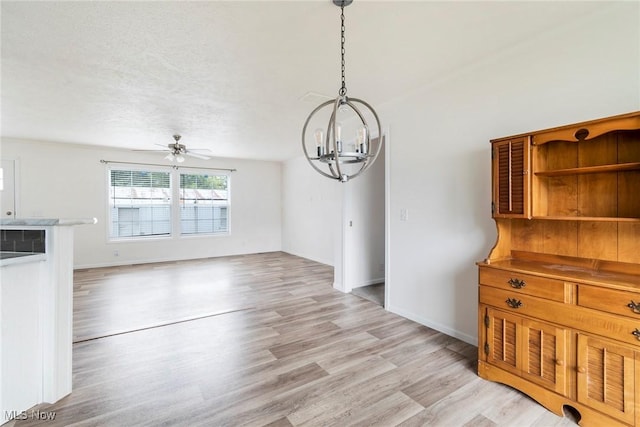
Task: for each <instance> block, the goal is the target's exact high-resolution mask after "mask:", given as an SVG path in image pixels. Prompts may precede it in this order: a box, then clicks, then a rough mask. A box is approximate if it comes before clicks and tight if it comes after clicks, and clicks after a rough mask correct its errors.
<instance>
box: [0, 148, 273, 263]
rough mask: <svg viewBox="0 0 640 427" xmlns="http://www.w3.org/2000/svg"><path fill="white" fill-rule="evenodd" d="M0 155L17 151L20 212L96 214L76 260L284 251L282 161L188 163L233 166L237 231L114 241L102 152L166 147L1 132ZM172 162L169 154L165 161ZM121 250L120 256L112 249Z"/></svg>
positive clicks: (154, 157) (144, 156)
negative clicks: (93, 143)
mask: <svg viewBox="0 0 640 427" xmlns="http://www.w3.org/2000/svg"><path fill="white" fill-rule="evenodd" d="M1 150H2V151H1V152H0V156H1V157H2V159H17V160H18V164H19V167H18V169H17V171H16V173H17V175H18V177H17V178H18V179H17V181H18V183H17V186H18V188H19V189H18V193H19V201H18V203H19V204H18V207H17V209H18V217H49V218H58V217H60V218H80V217H96V218H98V224H97V225H92V226H78V227H76V230H75V251H74V266H75V267H76V268H82V267H89V266H107V265H120V264H132V263H144V262H154V261H164V260H174V259H192V258H206V257H215V256H224V255H235V254H245V253H257V252H270V251H279V250H280V249H281V232H282V230H281V179H282V177H281V169H282V168H281V163H279V162H264V161H250V160H237V159H212V160H208V161H203V160H199V159H194V158H188V160H187V162H185V166H199V167H221V168H230V169H231V168H234V169H237V171H236V172H233V173H231V208H230V215H231V216H230V226H231V234H230V235H228V236H193V237H187V238H178V237H175V238H163V239H154V240H152V241H135V242H111V243H110V242H108V241H107V234H108V223H107V221H108V219H107V181H106V180H107V172H106V166H105V165H104V164H101V163H100V159H106V160H119V161H129V162H144V163H157V164H165V162H166V161H165V160H164V159H163V156H162V155H161V153H141V152H134V151H130V150H118V149H107V148H103V147H91V146H81V145H73V144H60V143H54V142H39V141H26V140H17V139H9V138H3V139H2V144H1ZM167 163H168V162H167ZM114 251H118V254H119V255H118V256H114Z"/></svg>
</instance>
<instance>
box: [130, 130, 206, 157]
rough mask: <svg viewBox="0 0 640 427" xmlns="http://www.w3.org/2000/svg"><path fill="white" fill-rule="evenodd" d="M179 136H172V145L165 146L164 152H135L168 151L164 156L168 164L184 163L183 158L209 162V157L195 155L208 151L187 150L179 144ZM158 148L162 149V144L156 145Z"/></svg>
mask: <svg viewBox="0 0 640 427" xmlns="http://www.w3.org/2000/svg"><path fill="white" fill-rule="evenodd" d="M180 138H182V137H181V136H180V135H173V139H174V141H175V142H174V143H173V144H167V148H166V149H164V150H135V151H169V153H168V154H167V155H166V157H165V159H166V160H169V161H170V162H173V161H176V162H178V163H182V162H184V156H190V157H195V158H196V159H202V160H209V159H210V157H209V156H205V155H204V154H200V153H196V151H209V150H208V149H191V150H188V149H187V146H186V145H184V144H180ZM156 145H158V146H160V147H164V146H163V145H162V144H156Z"/></svg>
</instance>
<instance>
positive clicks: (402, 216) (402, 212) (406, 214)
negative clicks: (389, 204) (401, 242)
mask: <svg viewBox="0 0 640 427" xmlns="http://www.w3.org/2000/svg"><path fill="white" fill-rule="evenodd" d="M408 219H409V211H408V210H407V209H400V221H407V220H408Z"/></svg>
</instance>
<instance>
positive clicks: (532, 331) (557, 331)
mask: <svg viewBox="0 0 640 427" xmlns="http://www.w3.org/2000/svg"><path fill="white" fill-rule="evenodd" d="M566 334H567V332H566V330H565V329H562V328H558V327H555V326H552V325H549V324H546V323H541V322H536V321H533V320H529V319H522V339H523V342H522V344H523V345H522V349H523V351H522V355H523V363H522V376H523V377H525V378H527V379H528V380H530V381H533V382H535V383H537V384H540V385H542V386H544V387H547V388H549V389H551V390H554V391H555V392H556V393H560V394H562V395H565V394H566V381H565V371H566V365H567V363H566V354H565V352H566V341H567V338H566Z"/></svg>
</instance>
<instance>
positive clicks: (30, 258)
mask: <svg viewBox="0 0 640 427" xmlns="http://www.w3.org/2000/svg"><path fill="white" fill-rule="evenodd" d="M46 260H47V254H29V255H25V256H21V257H16V258H7V259H0V267H5V266H7V265H16V264H27V263H30V262H38V261H46Z"/></svg>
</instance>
